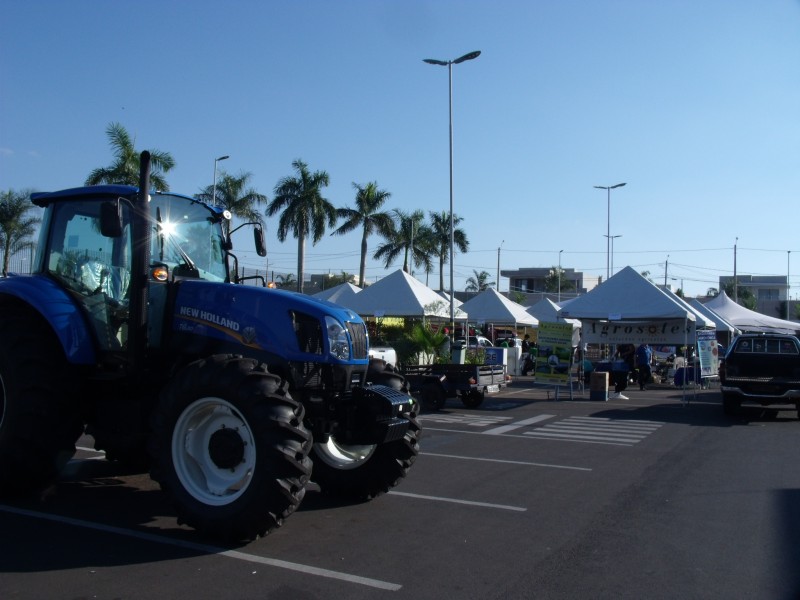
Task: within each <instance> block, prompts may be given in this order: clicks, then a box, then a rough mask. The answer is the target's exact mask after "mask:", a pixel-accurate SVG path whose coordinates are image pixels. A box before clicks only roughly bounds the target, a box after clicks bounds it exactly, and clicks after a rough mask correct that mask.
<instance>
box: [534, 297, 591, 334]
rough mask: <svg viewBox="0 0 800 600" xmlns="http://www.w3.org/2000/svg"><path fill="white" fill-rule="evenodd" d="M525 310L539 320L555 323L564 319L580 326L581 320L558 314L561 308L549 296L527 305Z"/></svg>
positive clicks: (574, 325) (575, 325)
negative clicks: (566, 317)
mask: <svg viewBox="0 0 800 600" xmlns="http://www.w3.org/2000/svg"><path fill="white" fill-rule="evenodd" d="M525 310H526V312H528V314H531V315H533V316H534V317H536V318H537V319H538V320H539V321H540V322H541V321H544V322H545V323H555V322H557V321H565V322H567V323H571V324H572V326H573V327H580V326H581V322H580V321H579V320H577V319H565V318H564V317H560V316H558V311H559V310H561V307H560V306H559V305H558V304H556V303H555V302H553V301H552V300H550V298H546V297H545V298H542V299H541V300H539V301H538V302H537V303H536V304H534V305H533V306H529V307H528V308H526V309H525Z"/></svg>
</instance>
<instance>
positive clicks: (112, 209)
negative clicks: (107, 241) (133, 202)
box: [100, 199, 122, 238]
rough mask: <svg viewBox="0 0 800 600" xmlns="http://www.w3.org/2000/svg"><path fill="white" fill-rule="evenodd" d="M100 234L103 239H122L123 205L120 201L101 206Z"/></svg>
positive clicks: (105, 203)
mask: <svg viewBox="0 0 800 600" xmlns="http://www.w3.org/2000/svg"><path fill="white" fill-rule="evenodd" d="M100 233H101V234H102V235H103V237H108V238H118V237H122V205H121V204H120V201H119V199H117V200H115V201H114V202H103V203H102V204H101V205H100Z"/></svg>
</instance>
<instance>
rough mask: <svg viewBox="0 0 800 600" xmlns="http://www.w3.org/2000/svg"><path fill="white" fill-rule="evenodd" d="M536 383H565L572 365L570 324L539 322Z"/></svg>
mask: <svg viewBox="0 0 800 600" xmlns="http://www.w3.org/2000/svg"><path fill="white" fill-rule="evenodd" d="M538 333H539V339H538V345H539V354H538V356H537V357H536V383H552V384H555V385H566V384H567V383H569V370H570V367H571V366H572V324H571V323H545V322H539V331H538Z"/></svg>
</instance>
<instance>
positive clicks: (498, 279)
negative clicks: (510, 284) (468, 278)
mask: <svg viewBox="0 0 800 600" xmlns="http://www.w3.org/2000/svg"><path fill="white" fill-rule="evenodd" d="M505 243H506V241H505V240H503V241H502V242H500V245H499V246H498V247H497V283H495V286H494V289H496V290H497V291H498V292H499V291H500V248H502V247H503V244H505Z"/></svg>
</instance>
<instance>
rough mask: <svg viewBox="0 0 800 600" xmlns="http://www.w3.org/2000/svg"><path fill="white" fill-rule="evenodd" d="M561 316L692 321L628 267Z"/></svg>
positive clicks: (685, 310) (683, 309) (689, 314)
mask: <svg viewBox="0 0 800 600" xmlns="http://www.w3.org/2000/svg"><path fill="white" fill-rule="evenodd" d="M558 314H559V315H560V316H562V317H570V318H573V319H598V320H599V319H609V320H613V321H636V320H652V319H688V320H690V321H694V320H695V313H694V312H693V311H692V310H690V309H689V308H688V307H684V306H681V305H680V304H678V303H677V302H675V301H674V300H672V299H671V298H670V297H669V296H667V295H666V294H665V293H664V292H663V291H662V290H660V289H658V287H657V286H656V285H655V284H654V283H652V282H650V281H648V280H647V279H645V278H644V277H642V276H641V275H640V274H639V273H637V272H636V271H635V270H634V269H633V268H632V267H625V268H624V269H622V270H621V271H620V272H619V273H617V274H616V275H614V276H612V277H610V278H609V279H607V280H606V281H605V282H604V283H602V284H600V285H599V286H597V287H596V288H594V289H593V290H592V291H591V292H589V293H588V294H584V295H583V296H579V297H577V298H575V299H574V300H572V301H570V303H569V304H568V305H567V306H565V307H564V308H562V309H561V310H560V311H559V313H558Z"/></svg>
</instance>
